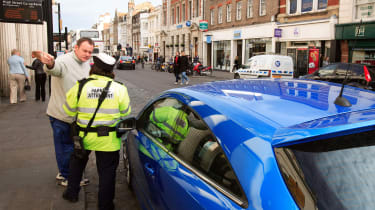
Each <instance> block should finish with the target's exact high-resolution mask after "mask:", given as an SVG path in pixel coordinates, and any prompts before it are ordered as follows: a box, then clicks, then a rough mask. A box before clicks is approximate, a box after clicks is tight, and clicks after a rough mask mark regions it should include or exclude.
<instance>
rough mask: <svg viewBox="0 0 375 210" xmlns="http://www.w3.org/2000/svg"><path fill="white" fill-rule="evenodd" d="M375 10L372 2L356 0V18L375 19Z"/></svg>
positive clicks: (369, 0)
mask: <svg viewBox="0 0 375 210" xmlns="http://www.w3.org/2000/svg"><path fill="white" fill-rule="evenodd" d="M326 4H327V3H326ZM374 8H375V3H374V2H373V1H372V0H355V11H356V14H355V18H356V19H362V18H364V19H365V18H374V17H375V15H374Z"/></svg>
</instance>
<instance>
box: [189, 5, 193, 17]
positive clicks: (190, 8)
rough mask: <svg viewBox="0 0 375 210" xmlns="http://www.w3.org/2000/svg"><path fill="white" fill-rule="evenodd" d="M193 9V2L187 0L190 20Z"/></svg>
mask: <svg viewBox="0 0 375 210" xmlns="http://www.w3.org/2000/svg"><path fill="white" fill-rule="evenodd" d="M192 11H193V4H192V3H191V1H189V8H188V19H189V20H191V18H192V13H191V12H192Z"/></svg>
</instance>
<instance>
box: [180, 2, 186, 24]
mask: <svg viewBox="0 0 375 210" xmlns="http://www.w3.org/2000/svg"><path fill="white" fill-rule="evenodd" d="M185 17H186V10H185V4H182V18H181V19H182V21H185Z"/></svg>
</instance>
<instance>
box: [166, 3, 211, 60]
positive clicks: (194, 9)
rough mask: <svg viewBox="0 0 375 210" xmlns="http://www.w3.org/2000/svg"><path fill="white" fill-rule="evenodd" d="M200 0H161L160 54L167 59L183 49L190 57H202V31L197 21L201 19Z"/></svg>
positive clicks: (201, 7) (201, 8)
mask: <svg viewBox="0 0 375 210" xmlns="http://www.w3.org/2000/svg"><path fill="white" fill-rule="evenodd" d="M204 2H205V1H202V0H163V5H162V29H161V32H160V39H161V43H160V54H161V56H163V57H165V58H167V59H169V58H171V57H173V56H174V55H175V53H176V52H177V51H178V52H181V51H184V52H185V53H186V55H190V56H191V57H199V58H202V57H203V45H202V43H203V42H202V37H203V36H202V31H201V30H199V21H200V20H202V19H203V12H204V10H203V5H204Z"/></svg>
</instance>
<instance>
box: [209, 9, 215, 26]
mask: <svg viewBox="0 0 375 210" xmlns="http://www.w3.org/2000/svg"><path fill="white" fill-rule="evenodd" d="M210 18H211V19H210V20H211V25H213V24H214V10H213V9H212V10H210Z"/></svg>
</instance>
